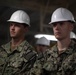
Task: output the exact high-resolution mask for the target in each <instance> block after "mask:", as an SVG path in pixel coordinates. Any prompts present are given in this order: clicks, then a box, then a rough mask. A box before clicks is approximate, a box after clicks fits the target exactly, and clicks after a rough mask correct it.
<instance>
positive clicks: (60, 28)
mask: <svg viewBox="0 0 76 75" xmlns="http://www.w3.org/2000/svg"><path fill="white" fill-rule="evenodd" d="M72 29H73V25H72V23H70V22H66V21H62V22H56V23H54V24H53V31H54V35H55V37H56V38H57V39H59V40H60V39H64V38H68V37H70V32H71V31H72Z"/></svg>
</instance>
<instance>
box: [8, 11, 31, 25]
mask: <svg viewBox="0 0 76 75" xmlns="http://www.w3.org/2000/svg"><path fill="white" fill-rule="evenodd" d="M8 22H18V23H24V24H27V25H29V26H30V18H29V16H28V14H27V13H26V12H24V11H23V10H17V11H15V12H14V13H13V14H12V15H11V17H10V19H9V20H8Z"/></svg>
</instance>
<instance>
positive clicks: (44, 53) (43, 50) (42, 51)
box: [29, 37, 50, 75]
mask: <svg viewBox="0 0 76 75" xmlns="http://www.w3.org/2000/svg"><path fill="white" fill-rule="evenodd" d="M49 47H50V40H48V39H46V38H45V37H41V38H39V39H37V41H36V51H37V53H38V56H37V60H36V62H35V64H34V66H33V68H32V69H31V71H30V72H31V73H30V74H29V75H33V74H35V75H40V72H39V71H40V69H41V68H42V67H43V64H44V63H45V62H46V60H47V58H48V57H49V53H48V49H49Z"/></svg>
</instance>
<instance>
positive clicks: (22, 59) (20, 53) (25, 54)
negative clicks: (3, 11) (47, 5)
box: [0, 10, 36, 75]
mask: <svg viewBox="0 0 76 75" xmlns="http://www.w3.org/2000/svg"><path fill="white" fill-rule="evenodd" d="M8 22H10V36H11V41H10V42H9V43H7V44H5V45H2V46H1V48H0V75H27V74H28V71H29V70H30V69H31V68H32V66H33V64H34V62H35V60H36V52H35V51H34V49H33V47H32V46H31V45H30V44H29V43H28V42H27V41H26V40H25V33H27V31H28V27H29V26H30V18H29V16H28V15H27V13H25V12H24V11H23V10H17V11H16V12H14V13H13V14H12V16H11V18H10V19H9V20H8Z"/></svg>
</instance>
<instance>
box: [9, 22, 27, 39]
mask: <svg viewBox="0 0 76 75" xmlns="http://www.w3.org/2000/svg"><path fill="white" fill-rule="evenodd" d="M25 32H26V27H24V26H23V25H22V24H20V23H10V36H11V37H12V38H19V37H22V36H24V34H25Z"/></svg>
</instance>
